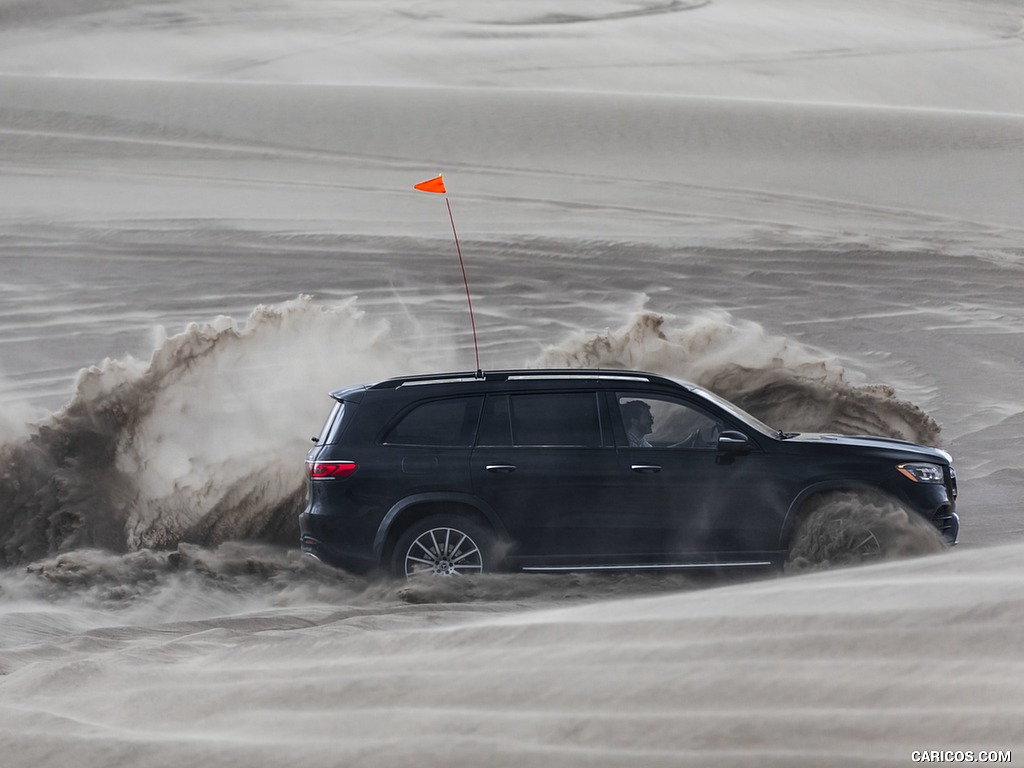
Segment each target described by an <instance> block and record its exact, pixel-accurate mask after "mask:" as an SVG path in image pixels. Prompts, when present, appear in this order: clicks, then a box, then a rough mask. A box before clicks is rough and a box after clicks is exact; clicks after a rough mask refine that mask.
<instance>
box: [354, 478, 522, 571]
mask: <svg viewBox="0 0 1024 768" xmlns="http://www.w3.org/2000/svg"><path fill="white" fill-rule="evenodd" d="M440 513H446V514H458V515H461V516H463V517H466V518H469V519H470V520H475V521H476V522H478V523H480V524H481V525H485V526H487V527H488V528H489V529H490V530H491V531H493V532H494V535H495V537H496V538H497V539H499V540H502V541H507V540H508V538H509V537H508V531H507V530H506V529H505V526H504V525H503V524H502V522H501V520H500V519H499V518H498V515H497V514H496V513H495V511H494V510H493V509H492V508H491V507H490V505H488V504H486V503H485V502H483V501H481V500H480V499H478V498H476V497H475V496H472V495H470V494H467V493H418V494H414V495H413V496H407V497H406V498H404V499H402V500H401V501H399V502H397V503H396V504H395V505H394V506H392V507H391V509H389V510H388V511H387V514H385V515H384V518H383V519H382V520H381V522H380V525H379V526H378V527H377V534H376V536H374V540H373V554H374V556H375V557H376V558H377V561H378V562H379V563H381V564H382V565H383V564H384V563H385V562H386V561H387V559H388V557H389V554H390V551H391V548H392V547H393V546H394V544H395V542H396V541H397V540H398V539H399V537H400V536H401V535H402V533H403V532H404V531H405V530H406V529H407V528H408V527H409V526H410V525H412V524H413V523H415V522H416V521H417V520H422V519H423V518H425V517H429V516H430V515H433V514H440Z"/></svg>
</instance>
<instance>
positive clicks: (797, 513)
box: [779, 480, 899, 551]
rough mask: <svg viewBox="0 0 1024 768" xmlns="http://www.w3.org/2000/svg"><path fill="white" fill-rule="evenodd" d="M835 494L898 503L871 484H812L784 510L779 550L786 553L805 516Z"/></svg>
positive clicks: (881, 489) (847, 481)
mask: <svg viewBox="0 0 1024 768" xmlns="http://www.w3.org/2000/svg"><path fill="white" fill-rule="evenodd" d="M837 493H863V494H871V495H874V496H878V497H882V498H885V499H889V500H893V501H896V502H898V501H899V500H898V499H896V498H895V497H894V496H893V495H892V494H891V493H889V492H887V491H886V490H885V489H883V488H880V487H879V486H877V485H872V484H871V483H862V482H856V481H850V480H824V481H821V482H818V483H814V484H813V485H809V486H807V487H806V488H804V489H803V490H801V491H800V493H798V494H797V495H796V497H795V498H794V499H793V501H792V502H791V503H790V505H789V509H788V510H786V516H785V518H784V519H783V521H782V529H781V530H780V531H779V549H781V550H786V551H788V550H789V547H790V544H791V543H792V540H793V535H794V534H795V533H796V531H797V529H799V527H800V524H801V523H802V522H803V521H804V519H805V518H806V517H807V515H809V514H810V513H811V512H813V511H814V509H815V508H816V507H817V505H818V502H820V501H822V500H824V499H827V498H828V497H830V496H833V495H835V494H837Z"/></svg>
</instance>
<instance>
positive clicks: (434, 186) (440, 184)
mask: <svg viewBox="0 0 1024 768" xmlns="http://www.w3.org/2000/svg"><path fill="white" fill-rule="evenodd" d="M414 189H418V190H420V192H435V193H437V194H439V195H443V194H445V193H446V192H447V191H448V190H447V189H445V188H444V179H443V178H441V176H440V175H438V176H435V177H434V178H432V179H428V180H427V181H421V182H420V183H419V184H417V185H416V186H415V187H414Z"/></svg>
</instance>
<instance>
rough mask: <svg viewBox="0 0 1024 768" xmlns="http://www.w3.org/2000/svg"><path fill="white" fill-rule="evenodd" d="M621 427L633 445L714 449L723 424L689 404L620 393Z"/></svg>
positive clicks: (628, 442) (655, 397)
mask: <svg viewBox="0 0 1024 768" xmlns="http://www.w3.org/2000/svg"><path fill="white" fill-rule="evenodd" d="M618 401H619V413H620V415H621V417H622V427H623V429H624V430H625V432H626V440H627V444H628V445H629V446H631V447H633V448H641V447H643V448H669V447H672V448H715V447H716V446H717V442H718V435H719V434H721V432H722V431H723V430H724V429H726V428H727V427H726V425H725V423H724V422H723V421H722V420H721V419H719V418H718V417H716V416H711V415H710V414H708V413H707V412H706V411H704V410H703V409H701V408H697V407H696V406H694V405H693V404H691V403H685V402H682V401H679V400H675V399H670V398H666V397H658V396H652V395H647V394H636V395H634V394H629V393H620V394H619V397H618Z"/></svg>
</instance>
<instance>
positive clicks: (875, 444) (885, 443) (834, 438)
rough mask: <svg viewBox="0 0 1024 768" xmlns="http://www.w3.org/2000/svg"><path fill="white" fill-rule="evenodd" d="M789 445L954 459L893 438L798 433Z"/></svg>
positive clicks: (950, 460) (934, 449)
mask: <svg viewBox="0 0 1024 768" xmlns="http://www.w3.org/2000/svg"><path fill="white" fill-rule="evenodd" d="M786 442H787V443H798V444H805V445H809V444H813V445H843V446H850V447H858V448H878V449H882V450H889V451H899V452H900V453H906V454H916V455H918V456H920V457H921V458H923V459H933V460H934V459H941V460H943V461H945V462H946V463H950V462H952V460H953V457H952V456H950V455H949V454H948V453H947V452H946V451H944V450H942V449H941V448H930V447H929V446H927V445H920V444H919V443H912V442H910V441H909V440H896V439H894V438H891V437H872V436H870V435H836V434H830V433H827V432H798V433H797V434H795V435H790V436H787V437H786Z"/></svg>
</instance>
